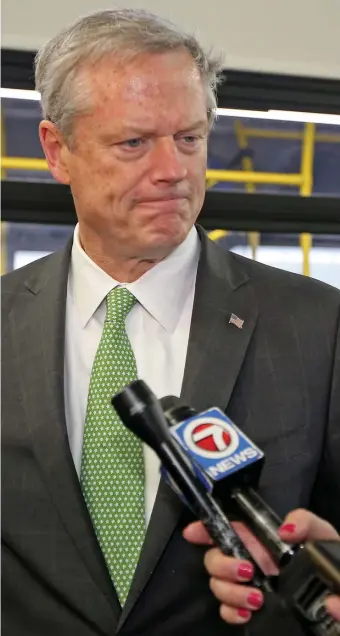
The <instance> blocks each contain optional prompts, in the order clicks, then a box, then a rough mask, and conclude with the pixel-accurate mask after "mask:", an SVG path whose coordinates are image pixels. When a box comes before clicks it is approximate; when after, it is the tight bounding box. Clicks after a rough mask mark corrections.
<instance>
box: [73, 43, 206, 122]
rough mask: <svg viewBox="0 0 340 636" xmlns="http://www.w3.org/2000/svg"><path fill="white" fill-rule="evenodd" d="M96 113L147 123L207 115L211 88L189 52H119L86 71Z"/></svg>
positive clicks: (94, 112)
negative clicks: (122, 54)
mask: <svg viewBox="0 0 340 636" xmlns="http://www.w3.org/2000/svg"><path fill="white" fill-rule="evenodd" d="M85 78H86V83H88V85H89V87H90V90H91V102H92V106H93V108H92V109H91V110H92V114H93V115H96V116H98V117H101V118H105V117H117V118H119V119H122V118H126V117H127V118H130V117H133V118H134V119H139V118H142V119H143V121H146V120H151V119H163V118H164V117H165V116H167V117H171V115H172V114H173V116H174V117H175V118H176V117H177V118H183V117H184V116H185V115H186V114H187V115H189V116H193V117H196V118H198V117H202V116H203V117H204V114H205V113H206V109H207V100H206V91H205V87H204V84H203V81H202V78H201V75H200V72H199V70H198V68H197V66H196V64H195V62H194V60H193V58H192V57H191V55H190V54H189V52H187V51H185V50H178V51H173V52H167V53H152V54H150V53H149V54H140V55H136V56H134V57H133V58H132V59H124V58H123V57H122V58H119V57H117V56H115V57H112V58H107V59H103V60H102V61H101V62H100V63H97V64H96V65H93V66H92V67H89V68H87V69H84V79H85Z"/></svg>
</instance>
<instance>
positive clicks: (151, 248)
mask: <svg viewBox="0 0 340 636" xmlns="http://www.w3.org/2000/svg"><path fill="white" fill-rule="evenodd" d="M190 229H191V227H184V226H183V225H181V226H178V227H177V228H169V227H167V228H157V229H156V228H154V229H153V231H152V232H150V235H149V237H148V241H147V246H145V247H146V251H147V252H148V253H149V254H150V258H165V257H166V256H168V254H170V252H172V251H173V250H174V249H175V248H176V247H178V246H179V245H180V244H181V243H183V241H184V240H185V239H186V237H187V236H188V234H189V231H190Z"/></svg>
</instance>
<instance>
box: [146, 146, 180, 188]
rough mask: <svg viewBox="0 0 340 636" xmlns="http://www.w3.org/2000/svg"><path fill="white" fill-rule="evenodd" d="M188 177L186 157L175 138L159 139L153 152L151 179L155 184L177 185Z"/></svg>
mask: <svg viewBox="0 0 340 636" xmlns="http://www.w3.org/2000/svg"><path fill="white" fill-rule="evenodd" d="M186 175H187V168H186V166H185V157H184V156H183V154H182V153H181V152H180V150H179V149H178V147H177V145H176V140H175V139H174V138H173V137H162V138H158V139H157V141H156V142H155V145H154V147H153V149H152V152H151V179H152V181H153V182H160V181H164V182H168V183H175V182H177V181H182V180H183V179H185V177H186Z"/></svg>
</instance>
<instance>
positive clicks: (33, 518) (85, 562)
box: [2, 229, 340, 636]
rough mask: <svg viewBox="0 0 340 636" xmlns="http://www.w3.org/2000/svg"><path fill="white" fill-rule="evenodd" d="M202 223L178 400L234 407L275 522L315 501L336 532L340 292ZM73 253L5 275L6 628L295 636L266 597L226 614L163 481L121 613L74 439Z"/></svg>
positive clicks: (44, 634)
mask: <svg viewBox="0 0 340 636" xmlns="http://www.w3.org/2000/svg"><path fill="white" fill-rule="evenodd" d="M199 232H200V238H201V241H202V254H201V259H200V263H199V270H198V276H197V283H196V294H195V303H194V309H193V316H192V324H191V331H190V340H189V347H188V354H187V361H186V368H185V375H184V382H183V390H182V398H183V399H184V400H185V402H187V403H188V404H192V405H193V406H194V407H196V408H197V409H203V408H205V407H207V406H210V405H217V406H219V407H221V408H222V409H224V410H226V412H227V413H228V415H229V416H230V417H231V418H232V419H233V420H234V421H235V422H236V423H237V424H238V426H240V427H241V428H242V429H243V430H244V431H245V432H246V433H247V434H248V435H249V436H250V437H251V438H252V439H253V440H254V441H255V442H256V443H257V444H258V445H259V446H260V447H261V448H262V449H263V450H264V451H265V453H266V458H267V461H266V465H265V468H264V471H263V475H262V480H261V492H262V494H263V496H264V497H265V498H266V499H267V500H268V502H269V503H270V504H271V505H272V506H273V507H274V509H276V511H277V512H278V513H279V514H280V515H284V514H285V513H286V512H288V511H289V510H291V509H293V508H296V507H299V506H307V507H311V508H312V509H314V510H315V511H316V512H318V513H320V514H321V515H323V516H325V517H326V518H327V519H329V520H330V521H331V522H332V523H333V524H335V525H336V526H337V527H338V529H340V346H339V316H340V293H339V291H338V290H336V289H333V288H331V287H329V286H327V285H324V284H321V283H318V282H316V281H313V280H310V279H307V278H303V277H300V276H296V275H292V274H289V273H285V272H283V271H280V270H277V269H273V268H269V267H267V266H264V265H261V264H259V263H255V262H253V261H250V260H247V259H244V258H242V257H240V256H236V255H234V254H231V253H226V252H224V251H223V250H222V249H221V248H220V247H218V246H217V245H216V244H214V243H212V242H211V241H210V240H208V239H207V238H206V236H205V234H204V233H203V231H202V230H200V229H199ZM69 260H70V245H68V247H67V248H66V249H65V250H63V251H61V252H59V253H56V254H53V255H51V256H48V257H47V258H44V259H42V260H40V261H38V262H35V263H32V264H30V265H28V266H27V267H24V268H22V269H20V270H17V271H15V272H13V273H11V274H9V275H7V276H5V277H4V278H3V280H2V291H3V302H2V309H3V352H2V361H3V372H2V378H3V393H2V404H3V434H2V444H3V462H2V475H3V486H2V492H3V503H2V521H3V545H4V547H3V588H2V589H3V630H4V631H3V633H4V636H78V635H79V636H95V635H97V636H100V635H106V636H108V635H113V634H116V633H119V634H121V635H122V636H132V635H133V636H172V635H173V634H175V635H176V636H190V635H191V634H193V635H195V636H203V635H204V636H206V634H209V635H210V634H211V635H212V636H222V635H228V636H231V635H233V634H237V635H239V636H241V635H242V634H248V635H252V636H253V635H254V634H261V635H264V636H265V635H268V636H272V634H273V633H274V630H275V634H276V636H278V634H279V633H280V629H281V630H282V634H285V635H286V634H287V633H288V631H289V633H290V636H293V634H299V633H300V630H299V628H298V627H297V625H296V624H295V623H293V622H292V623H291V619H290V618H289V617H286V616H285V614H284V612H283V613H282V611H281V610H279V609H276V605H275V603H274V602H273V601H271V600H270V599H269V600H268V601H267V603H266V607H265V610H263V611H261V612H260V613H259V614H258V615H257V616H256V617H254V618H253V620H252V622H251V626H250V627H247V628H245V629H243V628H234V627H230V626H227V625H226V624H225V623H223V622H222V621H221V620H220V619H219V616H218V603H217V602H216V601H215V599H214V598H213V596H212V594H211V593H210V591H209V588H208V577H207V575H206V573H205V570H204V567H203V553H204V549H203V548H202V547H197V546H192V545H189V544H187V543H186V542H185V541H184V540H183V539H182V537H181V530H182V528H183V527H184V526H185V525H186V524H187V523H188V522H189V521H190V520H191V516H190V513H189V512H188V511H187V510H186V509H185V508H184V506H183V505H182V504H181V503H180V502H179V501H178V500H177V498H176V496H175V495H174V494H172V493H171V492H170V490H169V489H168V487H167V486H166V485H165V484H163V483H161V485H160V488H159V492H158V495H157V500H156V504H155V507H154V511H153V514H152V518H151V522H150V525H149V528H148V532H147V537H146V542H145V546H144V549H143V552H142V555H141V559H140V563H139V566H138V568H137V572H136V576H135V579H134V582H133V585H132V589H131V594H130V596H129V598H128V600H127V603H126V606H125V607H124V610H123V612H121V611H120V608H119V605H118V602H117V597H116V594H115V591H114V589H113V586H112V583H111V581H110V578H109V576H108V573H107V570H106V568H105V563H104V561H103V558H102V555H101V552H100V550H99V547H98V545H97V542H96V538H95V535H94V532H93V529H92V526H91V521H90V518H89V516H88V513H87V509H86V506H85V504H84V501H83V498H82V494H81V490H80V487H79V483H78V479H77V475H76V471H75V469H74V465H73V461H72V457H71V453H70V449H69V444H68V438H67V432H66V425H65V414H64V400H63V369H64V332H65V305H66V290H67V276H68V268H69ZM160 302H161V299H160ZM231 313H234V314H236V315H237V316H239V317H240V318H242V319H243V320H244V326H243V329H238V328H237V327H236V326H235V325H233V324H229V317H230V314H231ZM280 612H281V613H280ZM280 617H281V618H280ZM280 626H281V627H280Z"/></svg>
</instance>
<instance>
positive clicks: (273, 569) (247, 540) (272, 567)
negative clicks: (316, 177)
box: [232, 521, 279, 576]
mask: <svg viewBox="0 0 340 636" xmlns="http://www.w3.org/2000/svg"><path fill="white" fill-rule="evenodd" d="M232 525H233V528H234V529H235V530H236V532H237V534H238V535H239V537H240V539H241V541H242V543H243V544H244V545H245V546H246V548H247V550H248V552H249V553H250V554H251V556H252V557H253V559H254V561H255V562H256V563H257V565H258V566H259V567H260V568H261V570H262V572H264V574H266V575H267V576H275V575H277V574H278V573H279V570H278V568H277V565H276V563H275V561H273V559H272V557H271V555H270V553H269V552H268V550H266V548H265V547H264V546H263V545H262V543H261V542H260V541H259V540H258V539H257V538H256V537H255V535H254V534H253V533H252V532H251V531H250V530H249V528H248V527H247V526H246V525H245V524H244V523H242V522H241V521H234V522H233V523H232Z"/></svg>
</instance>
